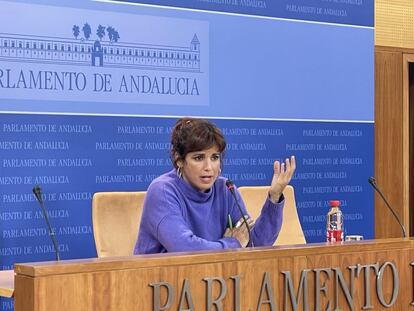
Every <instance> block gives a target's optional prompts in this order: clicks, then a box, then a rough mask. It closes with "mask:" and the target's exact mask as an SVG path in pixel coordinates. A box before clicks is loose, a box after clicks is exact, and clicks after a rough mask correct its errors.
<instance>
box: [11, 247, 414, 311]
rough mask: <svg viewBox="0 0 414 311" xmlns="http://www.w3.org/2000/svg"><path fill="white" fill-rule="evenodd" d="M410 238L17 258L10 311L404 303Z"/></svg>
mask: <svg viewBox="0 0 414 311" xmlns="http://www.w3.org/2000/svg"><path fill="white" fill-rule="evenodd" d="M413 243H414V240H411V239H389V240H378V241H363V242H353V243H344V244H343V245H341V244H334V245H326V244H308V245H302V246H290V247H287V246H286V247H272V248H256V249H246V250H236V251H234V250H233V251H222V252H197V253H181V254H179V253H177V254H164V255H146V256H133V257H123V258H103V259H83V260H66V261H61V262H43V263H32V264H17V265H16V266H15V273H16V276H15V291H14V299H15V310H16V311H21V310H25V311H29V310H36V311H46V310H47V311H50V310H70V311H74V310H105V311H108V310H117V311H118V310H128V311H129V310H140V311H141V310H142V311H145V310H197V311H198V310H225V311H233V310H234V311H249V310H252V311H253V310H315V309H316V310H325V309H326V308H327V306H328V305H329V306H330V309H329V310H339V309H341V310H361V309H372V310H414V306H412V305H411V303H412V301H413V300H414V299H413V270H414V269H413V267H412V264H411V263H412V262H414V248H413V246H414V244H413ZM386 306H388V307H386ZM216 307H217V308H216Z"/></svg>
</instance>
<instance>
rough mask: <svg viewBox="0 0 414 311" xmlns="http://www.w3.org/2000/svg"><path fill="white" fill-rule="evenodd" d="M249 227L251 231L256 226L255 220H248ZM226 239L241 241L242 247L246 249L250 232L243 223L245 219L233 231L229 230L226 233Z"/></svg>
mask: <svg viewBox="0 0 414 311" xmlns="http://www.w3.org/2000/svg"><path fill="white" fill-rule="evenodd" d="M247 225H248V226H249V228H250V231H251V230H252V229H253V226H254V220H253V219H251V218H249V219H247ZM224 237H233V238H235V239H236V240H238V241H239V243H240V245H241V247H243V248H244V247H246V246H247V244H248V243H249V231H248V230H247V227H246V225H245V224H244V222H243V218H241V219H240V220H239V221H238V222H237V224H236V226H235V227H234V228H233V229H230V228H227V229H226V232H224Z"/></svg>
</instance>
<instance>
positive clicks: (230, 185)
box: [226, 179, 254, 247]
mask: <svg viewBox="0 0 414 311" xmlns="http://www.w3.org/2000/svg"><path fill="white" fill-rule="evenodd" d="M226 187H227V189H229V191H230V193H231V194H232V196H233V198H234V201H235V202H236V205H237V207H238V208H239V212H240V214H241V216H242V219H243V223H244V225H245V226H246V228H247V232H248V234H249V242H248V243H247V245H248V246H249V245H251V246H252V247H254V244H253V240H252V233H251V231H250V227H249V225H248V224H247V219H246V216H245V215H244V213H243V210H242V208H241V206H240V204H239V200H237V197H236V194H235V193H234V184H233V182H232V181H231V180H230V179H227V181H226Z"/></svg>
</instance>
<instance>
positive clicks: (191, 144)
mask: <svg viewBox="0 0 414 311" xmlns="http://www.w3.org/2000/svg"><path fill="white" fill-rule="evenodd" d="M171 145H172V146H171V159H172V163H173V164H174V167H175V168H177V162H178V161H179V160H182V161H184V159H185V156H186V155H187V154H188V153H189V152H194V151H201V150H205V149H208V148H211V147H213V146H217V148H218V151H219V152H220V153H221V154H222V156H223V153H224V150H225V149H226V141H225V139H224V136H223V133H222V132H221V131H220V129H219V128H218V127H217V126H216V125H214V124H213V123H212V122H210V121H208V120H204V119H196V118H181V119H179V120H178V121H177V123H175V126H174V129H173V131H172V134H171Z"/></svg>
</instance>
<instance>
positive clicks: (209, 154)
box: [177, 146, 221, 192]
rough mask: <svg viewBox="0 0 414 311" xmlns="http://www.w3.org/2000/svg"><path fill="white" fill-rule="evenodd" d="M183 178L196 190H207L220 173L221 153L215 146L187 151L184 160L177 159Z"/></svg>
mask: <svg viewBox="0 0 414 311" xmlns="http://www.w3.org/2000/svg"><path fill="white" fill-rule="evenodd" d="M177 164H178V166H180V167H181V171H182V173H183V178H184V180H185V181H186V182H188V183H189V184H190V185H191V186H193V187H194V188H195V189H197V190H198V191H202V192H206V191H207V190H209V189H210V188H211V187H212V186H213V184H214V182H215V181H216V179H217V177H218V176H219V174H220V167H221V155H220V152H219V151H218V148H217V146H213V147H211V148H209V149H205V150H202V151H194V152H189V153H187V155H186V156H185V159H184V161H178V162H177Z"/></svg>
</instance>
